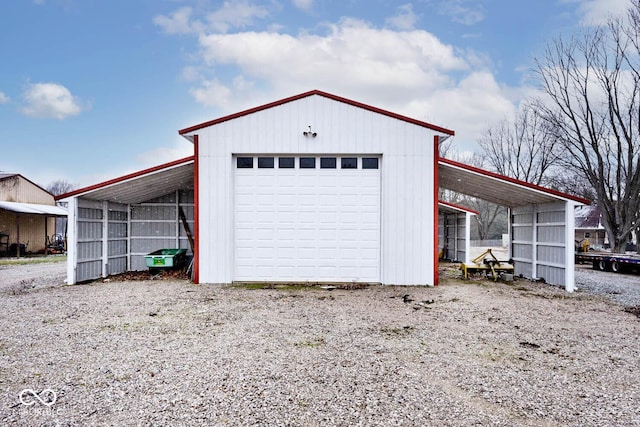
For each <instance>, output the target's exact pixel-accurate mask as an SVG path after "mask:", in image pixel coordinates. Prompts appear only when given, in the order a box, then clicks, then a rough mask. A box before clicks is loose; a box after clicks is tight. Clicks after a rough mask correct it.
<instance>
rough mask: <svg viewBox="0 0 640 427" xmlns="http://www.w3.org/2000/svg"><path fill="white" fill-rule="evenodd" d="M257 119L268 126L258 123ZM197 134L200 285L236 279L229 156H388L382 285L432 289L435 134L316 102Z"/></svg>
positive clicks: (305, 101)
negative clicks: (305, 133)
mask: <svg viewBox="0 0 640 427" xmlns="http://www.w3.org/2000/svg"><path fill="white" fill-rule="evenodd" d="M266 112H268V114H266ZM255 115H262V116H263V117H264V120H263V119H259V120H255V119H254V117H253V116H255ZM263 125H264V126H267V129H273V132H265V128H264V127H263V128H260V126H263ZM308 125H311V126H312V130H313V131H316V132H317V133H318V136H317V138H313V139H308V138H305V137H304V136H303V135H302V132H303V131H304V130H307V126H308ZM198 135H199V138H200V159H199V161H200V188H201V189H203V191H201V194H200V197H201V200H200V208H201V211H200V219H201V221H200V245H201V246H200V248H201V257H202V258H201V267H200V275H201V276H200V278H201V282H203V283H207V282H209V283H228V282H229V281H230V280H231V278H232V277H233V274H232V265H233V259H232V258H231V256H232V253H233V212H232V209H230V208H229V206H231V207H232V206H233V196H232V194H230V193H231V192H232V190H233V188H234V187H233V182H232V179H233V170H232V168H231V165H232V161H231V153H250V154H257V153H265V152H266V150H267V149H270V150H271V151H273V153H317V154H322V153H332V154H340V153H361V154H363V153H371V154H383V159H382V163H383V164H384V165H383V166H382V174H383V178H382V186H383V189H382V219H381V221H382V229H383V236H382V246H383V249H382V274H383V277H382V280H383V282H384V283H387V284H432V282H433V277H434V274H433V273H434V265H433V262H432V260H433V255H434V254H433V251H434V248H433V238H434V237H433V221H434V218H433V210H434V209H433V203H434V194H433V185H434V184H433V176H434V171H433V164H434V159H433V145H432V144H433V135H434V132H433V131H431V130H428V129H425V128H422V127H419V126H416V125H413V124H411V123H407V122H403V121H399V120H397V119H395V118H392V117H388V116H384V115H380V114H377V113H374V112H371V111H366V110H362V109H359V108H357V107H354V106H352V105H348V104H344V103H341V102H337V101H334V100H331V99H327V98H324V97H318V96H311V97H307V98H303V99H300V100H297V101H294V102H292V103H288V104H284V105H280V106H277V107H274V108H270V109H268V110H262V111H260V112H258V113H254V114H250V115H247V116H242V117H238V118H236V119H233V120H230V121H227V122H223V123H219V124H217V125H215V126H212V127H209V128H205V129H201V130H199V131H198ZM367 135H368V136H367ZM365 136H367V137H365ZM204 189H206V191H205V190H204Z"/></svg>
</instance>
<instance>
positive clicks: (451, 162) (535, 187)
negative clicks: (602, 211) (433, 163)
mask: <svg viewBox="0 0 640 427" xmlns="http://www.w3.org/2000/svg"><path fill="white" fill-rule="evenodd" d="M438 161H439V162H441V163H445V164H448V165H451V166H455V167H458V168H461V169H465V170H468V171H470V172H475V173H478V174H480V175H485V176H489V177H492V178H496V179H499V180H502V181H507V182H511V183H513V184H517V185H521V186H523V187H527V188H531V189H532V190H536V191H540V192H542V193H547V194H551V195H554V196H557V197H561V198H563V199H569V200H573V201H575V202H579V203H583V204H585V205H589V204H591V201H590V200H588V199H584V198H582V197H578V196H573V195H571V194H567V193H563V192H562V191H558V190H553V189H551V188H546V187H541V186H539V185H535V184H531V183H530V182H526V181H520V180H519V179H515V178H511V177H508V176H505V175H500V174H498V173H495V172H489V171H487V170H484V169H480V168H477V167H474V166H469V165H465V164H464V163H460V162H456V161H455V160H449V159H445V158H443V157H440V158H439V159H438Z"/></svg>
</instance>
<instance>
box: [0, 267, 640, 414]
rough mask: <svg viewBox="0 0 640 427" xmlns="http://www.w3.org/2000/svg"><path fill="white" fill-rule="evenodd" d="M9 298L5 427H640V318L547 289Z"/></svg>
mask: <svg viewBox="0 0 640 427" xmlns="http://www.w3.org/2000/svg"><path fill="white" fill-rule="evenodd" d="M2 273H3V272H2V270H0V276H1V275H2ZM1 293H2V294H1V295H0V324H1V325H2V329H3V333H2V334H1V335H0V390H1V393H0V424H2V425H20V426H22V425H24V426H33V425H43V426H44V425H47V426H49V425H63V426H65V425H83V426H84V425H176V426H181V425H184V426H191V425H193V426H196V425H198V426H199V425H238V426H240V425H242V426H244V425H291V426H314V425H318V426H320V425H322V426H324V425H336V426H338V425H339V426H344V425H363V426H369V425H379V426H387V425H388V426H394V425H407V426H410V425H438V426H466V425H469V426H472V425H498V426H559V425H562V426H640V412H639V410H638V403H639V402H640V369H639V368H640V361H639V358H638V354H639V349H640V319H639V318H638V317H637V316H635V315H634V314H633V313H628V312H625V311H624V310H623V308H622V307H621V306H620V305H617V304H615V303H613V302H611V301H610V300H608V299H605V298H603V297H597V296H591V295H587V294H580V293H575V294H568V293H566V292H564V291H563V290H562V289H558V288H555V287H552V286H549V285H544V284H539V283H531V282H528V281H515V282H513V283H511V284H505V283H494V282H487V281H482V280H472V281H461V280H459V271H453V270H452V271H445V272H444V273H443V279H442V284H441V286H439V287H437V288H422V287H420V288H416V287H382V286H373V287H368V288H365V289H357V290H346V289H336V290H333V291H327V290H322V289H319V288H307V287H288V288H283V287H270V289H251V288H247V287H223V286H213V285H193V284H190V283H188V282H187V281H185V280H144V281H113V280H111V281H108V282H106V283H105V282H95V283H91V284H85V285H76V286H55V287H38V286H34V287H22V288H20V287H18V288H15V287H14V288H11V289H7V288H5V289H3V291H2V292H1ZM36 396H37V397H36ZM54 397H55V398H54ZM23 402H24V403H23Z"/></svg>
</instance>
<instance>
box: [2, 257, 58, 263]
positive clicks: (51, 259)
mask: <svg viewBox="0 0 640 427" xmlns="http://www.w3.org/2000/svg"><path fill="white" fill-rule="evenodd" d="M52 262H67V256H66V255H51V256H48V257H34V258H31V257H25V258H9V259H2V260H0V265H29V264H46V263H52Z"/></svg>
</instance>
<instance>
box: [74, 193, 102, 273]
mask: <svg viewBox="0 0 640 427" xmlns="http://www.w3.org/2000/svg"><path fill="white" fill-rule="evenodd" d="M103 219H104V203H103V202H97V201H93V200H85V199H79V200H78V205H77V213H76V221H77V227H76V230H77V244H76V248H77V251H76V259H77V262H76V280H77V281H78V282H82V281H85V280H91V279H96V278H98V277H101V275H102V246H103V245H102V241H103V230H104V226H103Z"/></svg>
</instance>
